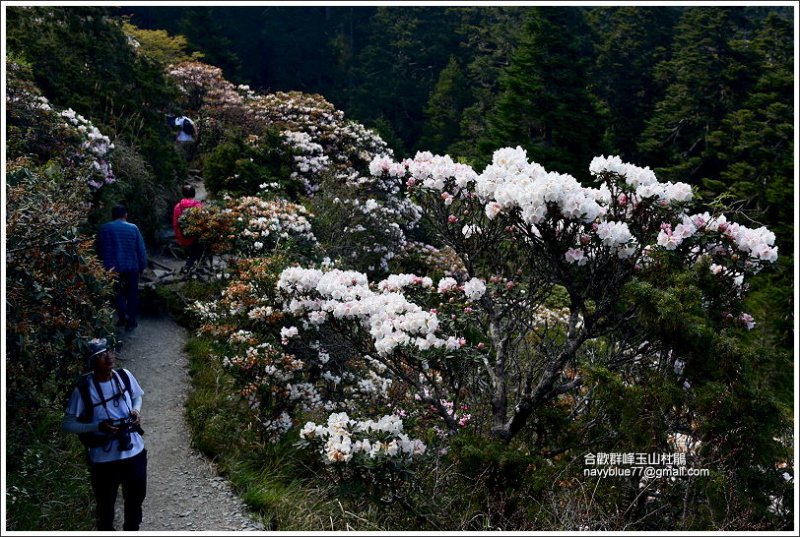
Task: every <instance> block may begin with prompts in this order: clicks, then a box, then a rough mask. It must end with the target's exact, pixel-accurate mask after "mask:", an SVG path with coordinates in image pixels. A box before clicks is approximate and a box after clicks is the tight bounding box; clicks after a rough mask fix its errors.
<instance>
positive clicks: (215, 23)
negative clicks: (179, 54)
mask: <svg viewBox="0 0 800 537" xmlns="http://www.w3.org/2000/svg"><path fill="white" fill-rule="evenodd" d="M226 11H227V10H223V9H220V8H213V7H212V8H209V7H187V8H184V9H183V10H182V15H183V16H182V17H181V19H180V23H179V25H178V27H179V29H180V33H181V34H183V35H184V36H186V39H187V40H188V41H189V46H190V47H191V48H192V49H193V50H197V51H200V52H202V53H203V54H204V58H203V60H204V61H205V62H206V63H210V64H211V65H215V66H217V67H219V68H221V69H222V72H223V73H224V74H225V76H226V77H227V78H228V79H229V80H236V81H241V80H240V79H239V69H240V68H241V65H242V62H241V60H240V59H239V57H238V56H236V54H235V53H234V52H232V50H231V48H232V47H231V45H232V42H231V39H230V38H228V37H227V36H226V35H225V32H224V30H223V26H222V24H221V23H220V17H221V16H222V13H224V12H226Z"/></svg>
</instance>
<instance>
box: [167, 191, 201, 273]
mask: <svg viewBox="0 0 800 537" xmlns="http://www.w3.org/2000/svg"><path fill="white" fill-rule="evenodd" d="M182 192H183V199H182V200H181V201H179V202H178V203H176V204H175V208H174V209H173V210H172V227H173V229H174V230H175V241H176V242H177V243H178V244H179V245H180V246H182V247H184V248H186V250H187V252H188V257H187V258H186V264H185V265H184V266H183V268H182V269H181V272H186V271H188V270H191V268H192V266H193V265H194V264H195V263H196V262H197V260H199V259H200V257H201V256H202V255H203V246H202V245H201V244H200V242H199V241H198V240H197V237H184V235H183V233H182V232H181V226H180V223H179V219H180V217H181V214H182V213H183V211H185V210H186V209H188V208H190V207H201V206H202V205H203V204H202V203H200V202H199V201H198V200H196V199H194V195H195V191H194V187H193V186H192V185H189V184H186V185H183V189H182Z"/></svg>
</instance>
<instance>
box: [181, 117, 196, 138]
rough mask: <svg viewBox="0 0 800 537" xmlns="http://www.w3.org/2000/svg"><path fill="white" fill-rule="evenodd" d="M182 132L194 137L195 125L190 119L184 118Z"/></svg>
mask: <svg viewBox="0 0 800 537" xmlns="http://www.w3.org/2000/svg"><path fill="white" fill-rule="evenodd" d="M181 130H183V132H185V133H186V134H188V135H189V136H194V133H195V131H194V123H192V120H191V119H189V118H188V117H185V118H183V124H182V125H181Z"/></svg>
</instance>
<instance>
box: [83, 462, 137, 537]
mask: <svg viewBox="0 0 800 537" xmlns="http://www.w3.org/2000/svg"><path fill="white" fill-rule="evenodd" d="M89 475H90V476H91V480H92V490H94V497H95V500H97V529H98V530H99V531H113V530H114V504H115V503H116V501H117V490H118V489H119V486H120V485H122V497H123V498H124V500H125V522H124V523H123V526H122V529H123V530H125V531H136V530H138V529H139V525H140V524H141V523H142V502H143V501H144V497H145V495H146V494H147V450H146V449H145V450H142V452H141V453H139V454H138V455H136V456H134V457H131V458H129V459H123V460H121V461H112V462H101V463H91V464H90V465H89Z"/></svg>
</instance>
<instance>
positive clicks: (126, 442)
mask: <svg viewBox="0 0 800 537" xmlns="http://www.w3.org/2000/svg"><path fill="white" fill-rule="evenodd" d="M135 422H136V418H134V417H133V416H128V417H127V418H119V419H116V420H110V425H111V426H112V427H116V428H118V429H119V431H117V434H116V435H114V436H115V437H116V438H117V440H118V441H119V448H118V449H119V450H120V451H130V450H131V449H133V440H131V431H133V430H135V428H134V423H135Z"/></svg>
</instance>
